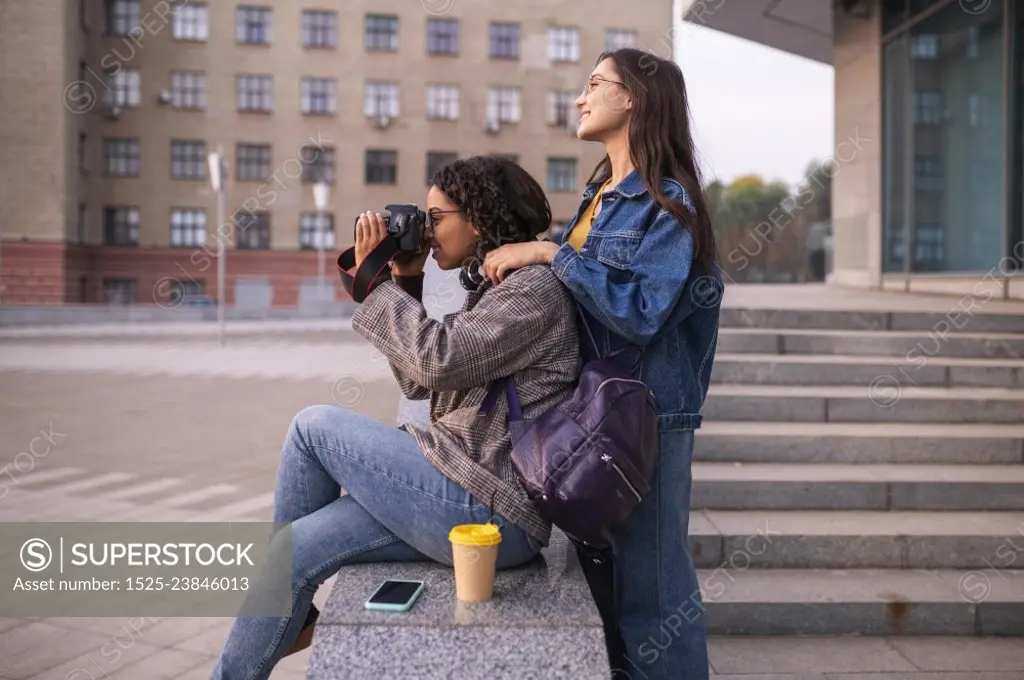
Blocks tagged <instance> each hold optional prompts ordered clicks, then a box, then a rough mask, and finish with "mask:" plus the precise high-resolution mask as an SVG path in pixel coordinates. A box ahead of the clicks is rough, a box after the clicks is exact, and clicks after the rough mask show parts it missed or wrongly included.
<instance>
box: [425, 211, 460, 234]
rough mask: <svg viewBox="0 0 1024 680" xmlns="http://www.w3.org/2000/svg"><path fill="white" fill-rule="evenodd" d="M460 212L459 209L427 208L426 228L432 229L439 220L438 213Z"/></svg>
mask: <svg viewBox="0 0 1024 680" xmlns="http://www.w3.org/2000/svg"><path fill="white" fill-rule="evenodd" d="M457 212H461V211H459V210H428V211H427V225H426V226H427V229H431V230H433V229H434V228H435V227H436V226H437V223H438V222H439V221H440V220H438V219H437V216H438V215H450V214H452V213H457Z"/></svg>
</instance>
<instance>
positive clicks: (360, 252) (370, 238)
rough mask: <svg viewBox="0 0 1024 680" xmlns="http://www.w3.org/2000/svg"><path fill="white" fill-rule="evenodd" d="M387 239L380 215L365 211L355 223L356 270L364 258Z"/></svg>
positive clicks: (386, 231) (386, 232)
mask: <svg viewBox="0 0 1024 680" xmlns="http://www.w3.org/2000/svg"><path fill="white" fill-rule="evenodd" d="M387 237H388V230H387V228H386V227H385V226H384V220H383V219H381V216H380V213H373V212H370V211H369V210H367V211H366V212H365V213H363V214H362V215H360V216H359V221H358V222H356V269H357V270H358V269H359V265H361V264H362V263H363V260H365V259H366V256H367V255H369V254H370V253H372V252H373V249H374V248H376V247H377V246H378V245H380V242H381V241H383V240H384V239H386V238H387Z"/></svg>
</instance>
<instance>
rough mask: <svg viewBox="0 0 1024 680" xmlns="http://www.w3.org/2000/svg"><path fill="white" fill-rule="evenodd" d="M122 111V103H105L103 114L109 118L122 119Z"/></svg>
mask: <svg viewBox="0 0 1024 680" xmlns="http://www.w3.org/2000/svg"><path fill="white" fill-rule="evenodd" d="M122 111H123V109H122V108H121V105H120V104H105V105H104V106H103V115H104V116H105V117H106V118H107V119H108V120H121V113H122Z"/></svg>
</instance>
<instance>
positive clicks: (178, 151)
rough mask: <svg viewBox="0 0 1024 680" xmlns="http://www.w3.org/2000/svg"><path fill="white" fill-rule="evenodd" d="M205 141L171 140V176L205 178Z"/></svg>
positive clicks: (174, 177)
mask: <svg viewBox="0 0 1024 680" xmlns="http://www.w3.org/2000/svg"><path fill="white" fill-rule="evenodd" d="M206 163H207V161H206V142H203V141H193V140H185V141H182V140H177V139H172V140H171V178H172V179H206Z"/></svg>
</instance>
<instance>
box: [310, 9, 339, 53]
mask: <svg viewBox="0 0 1024 680" xmlns="http://www.w3.org/2000/svg"><path fill="white" fill-rule="evenodd" d="M337 45H338V15H337V14H336V13H335V12H325V11H320V10H311V9H307V10H304V11H303V12H302V46H303V47H319V48H328V49H329V48H334V47H337Z"/></svg>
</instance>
